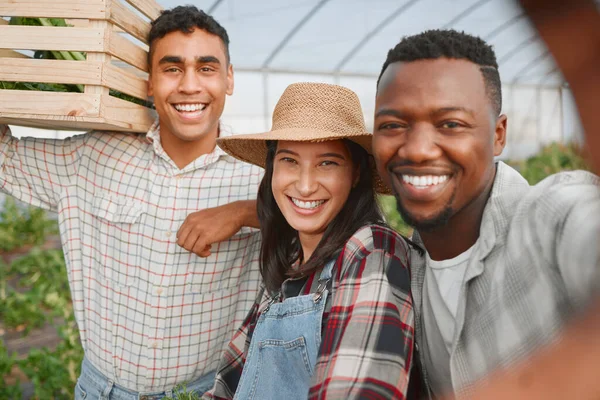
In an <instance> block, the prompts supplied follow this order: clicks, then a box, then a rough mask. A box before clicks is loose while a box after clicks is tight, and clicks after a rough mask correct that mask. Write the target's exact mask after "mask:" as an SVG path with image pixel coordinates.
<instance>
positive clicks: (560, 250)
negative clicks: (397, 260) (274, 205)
mask: <svg viewBox="0 0 600 400" xmlns="http://www.w3.org/2000/svg"><path fill="white" fill-rule="evenodd" d="M580 3H581V2H580ZM542 7H543V8H544V10H545V9H546V6H545V5H544V6H540V9H541V8H542ZM588 11H589V9H588ZM557 15H558V14H557ZM565 15H573V14H568V13H567V14H565ZM597 20H598V18H597V15H596V21H597ZM590 21H592V20H589V18H588V20H587V22H588V24H587V25H586V26H587V27H588V28H589V27H592V26H593V25H592V24H591V22H590ZM584 22H585V21H584ZM571 25H572V26H570V27H571V28H573V29H575V31H578V32H579V33H582V31H580V30H579V28H577V26H576V24H571ZM597 26H598V25H597ZM597 26H596V28H594V29H595V31H596V32H598V28H597ZM557 37H558V35H557ZM582 37H584V36H582V35H580V38H582ZM596 37H598V36H596ZM596 43H597V42H596ZM589 50H590V51H592V50H594V51H597V48H596V49H593V48H590V49H589ZM596 54H597V53H596ZM590 60H593V58H590ZM584 61H585V60H584ZM582 65H588V64H585V63H582ZM589 67H591V65H589ZM592 68H596V70H595V71H596V73H597V64H596V65H595V66H594V67H591V68H590V69H589V70H582V71H584V72H585V71H589V72H591V71H593V69H592ZM596 77H597V75H596ZM596 83H597V80H596ZM500 91H501V87H500V77H499V74H498V65H497V63H496V58H495V55H494V52H493V50H492V49H491V47H490V46H489V45H488V44H487V43H485V42H484V41H483V40H481V39H479V38H476V37H473V36H471V35H468V34H465V33H459V32H456V31H453V30H434V31H427V32H424V33H422V34H419V35H415V36H411V37H407V38H404V39H403V40H402V41H401V42H400V43H399V44H398V45H397V46H396V47H395V48H394V49H392V50H390V52H389V54H388V58H387V60H386V62H385V64H384V66H383V70H382V74H381V76H380V80H379V82H378V91H377V98H376V107H375V123H374V146H373V147H374V152H375V156H376V159H377V163H378V168H379V173H380V174H381V175H382V176H383V177H384V178H385V180H386V181H387V183H388V184H389V185H390V186H391V187H392V188H393V189H394V191H395V193H396V197H397V203H398V210H399V211H400V213H401V214H402V216H403V218H404V219H405V221H407V222H409V223H410V224H411V225H412V226H414V227H415V228H416V232H415V234H414V236H413V240H414V241H415V243H417V244H420V245H421V246H423V247H424V248H425V250H426V255H425V257H422V256H420V255H419V254H417V253H414V254H413V257H412V258H411V271H412V277H411V278H412V285H411V286H412V295H413V302H414V309H415V331H416V333H415V341H416V345H417V347H416V348H417V356H416V357H415V360H416V362H417V363H420V366H421V373H422V375H423V378H424V381H425V382H424V383H425V387H426V389H427V390H428V394H429V395H430V396H440V395H443V394H445V393H453V392H454V393H455V394H456V395H457V396H459V397H463V396H465V397H470V396H477V397H475V398H486V399H487V398H489V397H487V396H488V395H490V394H491V393H490V392H484V391H482V392H478V391H476V390H477V389H476V386H475V383H476V382H477V381H478V380H480V379H482V378H484V377H486V376H487V375H488V374H490V373H492V372H493V371H496V370H498V369H506V370H508V371H510V370H511V369H512V368H517V367H516V366H517V365H519V364H518V361H523V360H526V359H528V358H529V357H530V356H531V355H532V353H533V352H534V351H536V350H539V349H542V348H543V347H544V346H545V345H548V344H551V343H554V342H555V341H556V340H558V339H559V338H563V340H565V339H564V337H561V333H562V331H563V329H564V328H565V327H567V326H568V325H570V324H571V321H572V319H573V317H575V316H577V315H582V314H585V313H586V312H589V311H590V310H596V312H597V306H595V305H596V304H597V302H598V300H599V299H600V251H599V249H598V239H599V238H600V218H599V216H600V179H599V178H598V177H597V176H596V175H593V174H591V173H588V172H583V171H575V172H565V173H560V174H556V175H553V176H551V177H549V178H547V179H546V180H544V181H543V182H541V183H539V184H537V185H535V186H530V185H529V184H528V183H527V181H526V180H525V179H524V178H523V177H522V176H521V175H520V174H519V173H518V172H517V171H515V170H514V169H512V168H510V167H509V166H507V165H506V164H504V163H502V162H495V161H494V157H495V156H498V155H500V154H501V152H502V150H503V148H504V145H505V140H506V130H507V118H506V116H505V115H502V114H501V101H502V97H501V92H500ZM594 128H595V129H597V125H596V126H594ZM594 306H595V307H596V308H593V307H594ZM593 321H596V322H595V324H596V331H595V335H597V336H596V339H593V340H592V341H590V342H589V346H590V351H591V352H592V353H591V354H592V355H593V354H596V359H595V360H596V365H595V366H592V365H593V363H592V362H591V360H590V362H587V363H585V365H586V366H587V369H588V370H585V369H583V370H582V369H577V371H579V373H580V374H581V375H584V376H587V377H588V382H587V383H591V382H589V378H591V377H592V376H593V375H594V374H593V372H592V371H594V370H595V371H596V380H597V371H598V369H597V368H598V367H597V365H598V364H597V362H598V361H599V359H598V348H600V346H599V345H598V339H597V337H598V331H597V326H598V322H597V321H598V318H596V319H595V320H592V322H593ZM586 323H587V326H588V329H589V327H590V326H593V325H591V322H589V319H588V320H587V322H586ZM581 331H582V328H581V327H580V328H579V334H578V337H581V336H582V334H581ZM587 336H588V337H592V335H591V333H589V334H588V335H587ZM569 342H570V343H571V345H572V344H573V341H572V340H571V341H569ZM561 349H562V351H561V352H557V353H556V354H557V356H558V355H559V354H560V355H561V356H564V355H565V354H568V348H564V347H563V348H561ZM578 354H579V356H580V357H581V356H583V355H585V353H583V352H581V351H580V352H579V353H578ZM549 359H550V360H551V355H547V356H545V358H544V360H545V361H546V362H547V361H548V360H549ZM588 359H589V356H588ZM592 360H593V358H592ZM564 362H565V361H564V360H561V359H558V360H555V361H554V362H553V363H552V365H553V368H555V370H552V369H550V368H543V367H542V368H540V366H542V365H543V364H542V363H541V362H540V361H539V359H538V362H537V364H535V365H536V366H537V367H538V368H537V369H534V368H527V367H522V366H520V367H519V368H518V369H516V371H519V373H520V374H519V375H518V376H519V378H518V379H514V381H519V382H518V383H517V384H515V383H514V382H509V385H507V388H508V387H510V388H511V391H507V392H505V393H510V395H505V397H503V398H513V397H512V395H514V394H516V393H519V391H518V390H512V389H514V388H516V387H517V386H521V387H520V389H521V390H520V392H521V396H522V398H526V396H524V395H523V394H522V393H527V394H528V395H529V396H537V397H535V398H547V397H546V395H547V394H549V393H552V387H555V385H561V382H560V380H561V379H562V376H560V374H558V373H557V372H555V371H563V372H564V371H565V367H564V366H559V367H557V365H558V364H559V363H563V364H564ZM573 367H575V366H574V365H573V366H571V368H573ZM523 368H525V369H523ZM539 371H544V372H545V373H548V374H549V376H553V377H554V379H555V381H556V382H553V381H552V380H551V379H549V378H548V377H545V376H540V372H539ZM574 375H576V374H574V373H571V374H569V377H570V379H571V380H572V381H574V382H582V380H581V379H578V378H574ZM565 376H566V374H565ZM501 382H508V381H507V380H506V379H505V380H503V381H501ZM510 385H512V386H510ZM544 386H546V387H544ZM567 386H568V387H569V388H570V390H569V391H560V392H557V393H561V394H562V395H563V398H580V397H578V396H576V393H581V392H582V389H581V388H579V387H577V386H575V385H570V386H569V385H563V386H562V387H563V388H564V387H567ZM582 386H583V385H582ZM597 386H598V385H597V384H596V387H597ZM495 388H496V389H500V390H498V391H497V392H495V393H496V394H497V395H498V398H499V397H500V393H502V392H501V390H502V389H503V388H502V386H501V385H500V384H496V386H495ZM531 388H534V389H531ZM596 396H597V392H596ZM586 398H597V397H586Z"/></svg>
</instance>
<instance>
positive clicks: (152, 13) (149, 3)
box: [126, 0, 162, 20]
mask: <svg viewBox="0 0 600 400" xmlns="http://www.w3.org/2000/svg"><path fill="white" fill-rule="evenodd" d="M126 1H127V2H128V3H129V4H131V5H132V6H133V7H134V8H135V9H136V10H138V11H139V12H141V13H142V14H144V15H145V16H146V17H148V18H150V19H151V20H155V19H156V18H158V16H159V15H160V13H161V11H162V7H161V6H160V5H159V4H158V3H157V2H156V1H154V0H126Z"/></svg>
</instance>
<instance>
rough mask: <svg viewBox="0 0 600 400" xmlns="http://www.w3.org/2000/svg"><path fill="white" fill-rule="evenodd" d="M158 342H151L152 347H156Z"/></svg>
mask: <svg viewBox="0 0 600 400" xmlns="http://www.w3.org/2000/svg"><path fill="white" fill-rule="evenodd" d="M159 344H160V343H158V342H152V348H153V349H158V346H159Z"/></svg>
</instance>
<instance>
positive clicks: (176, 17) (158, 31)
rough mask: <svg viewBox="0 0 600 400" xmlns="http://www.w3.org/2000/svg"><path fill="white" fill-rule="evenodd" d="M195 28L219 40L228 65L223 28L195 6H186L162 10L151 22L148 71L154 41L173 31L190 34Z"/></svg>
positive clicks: (225, 35) (227, 51)
mask: <svg viewBox="0 0 600 400" xmlns="http://www.w3.org/2000/svg"><path fill="white" fill-rule="evenodd" d="M195 28H198V29H202V30H203V31H206V32H208V33H210V34H213V35H215V36H218V37H219V38H220V39H221V42H223V47H224V48H225V57H226V59H227V64H229V62H230V57H229V36H228V35H227V31H226V30H225V28H223V27H222V26H221V24H219V23H218V22H217V21H216V20H215V19H214V18H213V17H212V16H210V15H208V14H207V13H205V12H204V11H202V10H199V9H198V8H197V7H195V6H189V5H188V6H177V7H175V8H172V9H170V10H164V11H162V12H161V14H160V16H159V17H158V18H156V19H155V20H154V21H152V26H151V28H150V33H148V44H149V45H150V51H148V69H150V67H151V65H152V64H151V60H152V53H153V49H152V47H153V46H152V45H153V43H154V41H155V40H157V39H161V38H163V37H165V35H167V34H169V33H171V32H175V31H180V32H183V33H192V32H193V31H194V29H195Z"/></svg>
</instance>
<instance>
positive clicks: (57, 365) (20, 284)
mask: <svg viewBox="0 0 600 400" xmlns="http://www.w3.org/2000/svg"><path fill="white" fill-rule="evenodd" d="M57 231H58V229H57V224H56V221H55V220H51V219H49V218H48V217H47V216H46V214H45V212H44V211H43V210H41V209H37V208H33V207H29V208H25V207H20V206H18V205H17V204H16V203H15V201H14V200H12V199H10V198H9V199H7V200H6V201H5V204H4V208H3V209H2V211H1V212H0V253H1V254H4V255H5V254H6V252H8V251H11V252H15V253H13V254H20V253H21V252H23V255H22V256H20V257H17V258H15V259H12V260H11V262H10V264H9V265H7V264H6V263H5V262H4V261H3V260H2V258H0V322H1V323H2V325H3V326H4V328H5V329H7V330H15V331H16V332H21V334H22V335H23V336H27V335H28V334H29V332H30V331H31V330H32V329H36V328H40V327H42V326H44V325H47V324H49V325H51V326H54V327H55V329H56V332H57V335H58V337H59V338H60V342H59V343H58V345H57V346H56V347H55V348H53V349H48V348H40V349H32V350H31V351H30V352H29V354H27V355H24V356H22V357H19V358H17V357H16V356H15V355H14V354H9V351H8V349H6V347H5V346H4V343H0V344H1V345H0V373H1V374H2V376H3V378H4V377H7V376H9V375H10V371H12V370H13V369H14V368H15V367H18V369H19V370H20V371H21V372H22V373H23V374H25V375H26V376H27V379H28V380H29V381H30V382H31V383H32V384H33V386H34V390H35V392H34V398H36V399H72V398H73V388H74V387H75V382H76V379H77V376H78V375H79V368H80V365H81V361H82V359H83V350H82V348H81V344H80V341H79V333H78V330H77V324H76V322H75V318H74V315H73V307H72V304H71V293H70V290H69V282H68V278H67V270H66V267H65V262H64V257H63V254H62V252H61V251H60V250H56V249H50V250H44V249H41V248H40V247H39V245H41V244H43V243H44V242H45V240H46V238H47V235H49V234H56V233H57ZM27 249H28V250H29V251H28V252H25V251H24V250H27ZM11 258H12V257H11ZM5 382H6V380H5V379H2V385H0V399H17V398H20V397H21V390H20V382H18V381H17V382H14V383H12V384H5Z"/></svg>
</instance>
